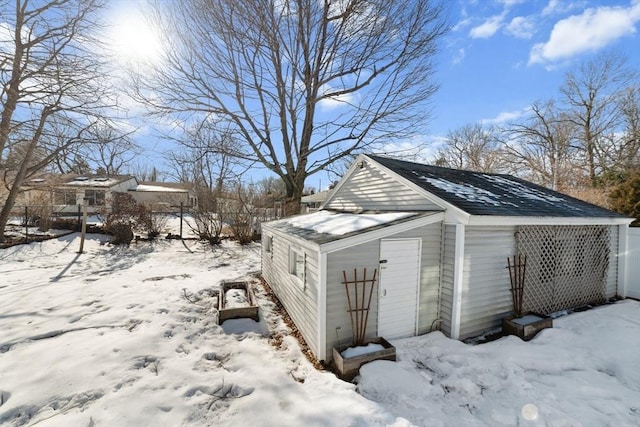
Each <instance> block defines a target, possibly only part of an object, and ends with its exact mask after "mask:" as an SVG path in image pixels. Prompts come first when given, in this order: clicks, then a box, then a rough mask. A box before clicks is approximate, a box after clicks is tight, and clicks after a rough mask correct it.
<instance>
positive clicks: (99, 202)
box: [84, 190, 104, 206]
mask: <svg viewBox="0 0 640 427" xmlns="http://www.w3.org/2000/svg"><path fill="white" fill-rule="evenodd" d="M84 197H85V198H86V199H88V204H89V206H104V191H100V190H85V192H84Z"/></svg>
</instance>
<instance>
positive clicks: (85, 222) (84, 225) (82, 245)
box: [78, 198, 87, 254]
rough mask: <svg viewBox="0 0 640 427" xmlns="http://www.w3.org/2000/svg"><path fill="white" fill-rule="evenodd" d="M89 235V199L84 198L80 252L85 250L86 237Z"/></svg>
mask: <svg viewBox="0 0 640 427" xmlns="http://www.w3.org/2000/svg"><path fill="white" fill-rule="evenodd" d="M86 235H87V199H86V198H85V199H83V200H82V234H81V235H80V250H79V251H78V253H79V254H81V253H82V251H83V250H84V238H85V236H86Z"/></svg>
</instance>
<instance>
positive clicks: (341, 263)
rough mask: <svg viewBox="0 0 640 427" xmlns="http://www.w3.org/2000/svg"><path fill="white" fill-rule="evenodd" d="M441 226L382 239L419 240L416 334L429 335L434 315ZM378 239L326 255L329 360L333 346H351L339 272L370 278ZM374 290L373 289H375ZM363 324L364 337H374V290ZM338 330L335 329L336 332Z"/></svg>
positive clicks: (376, 259)
mask: <svg viewBox="0 0 640 427" xmlns="http://www.w3.org/2000/svg"><path fill="white" fill-rule="evenodd" d="M441 227H442V225H441V223H437V224H431V225H427V226H424V227H420V228H417V229H415V230H411V231H408V232H403V233H398V234H394V235H390V236H386V237H385V238H389V239H401V238H421V239H422V255H421V270H420V301H419V310H418V333H420V334H422V333H426V332H429V330H430V328H431V325H432V323H433V322H434V320H436V319H437V316H438V286H439V283H440V246H441V245H440V237H441ZM379 261H380V240H379V239H376V240H374V241H371V242H367V243H363V244H361V245H358V246H355V247H351V248H348V249H343V250H340V251H337V252H333V253H330V254H328V257H327V355H328V357H330V355H331V354H332V352H331V349H332V348H333V347H338V348H342V347H346V346H348V345H349V344H350V343H351V340H352V336H353V335H352V331H351V321H350V319H349V315H348V313H347V308H348V304H347V298H346V293H345V288H344V285H343V284H342V282H343V281H344V279H343V273H342V272H343V270H346V271H347V277H352V276H353V269H354V268H357V269H358V272H359V273H358V274H361V273H362V269H363V268H365V267H366V268H367V275H368V276H369V277H370V276H371V274H372V273H373V270H374V269H376V268H378V267H379ZM376 288H377V287H376ZM372 301H374V302H372V304H371V311H370V312H369V322H368V325H367V337H369V338H373V337H375V336H376V335H377V328H378V327H377V319H378V313H377V301H378V294H377V289H376V290H374V293H373V298H372ZM338 328H339V329H338Z"/></svg>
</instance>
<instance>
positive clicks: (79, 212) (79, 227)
mask: <svg viewBox="0 0 640 427" xmlns="http://www.w3.org/2000/svg"><path fill="white" fill-rule="evenodd" d="M81 228H82V205H81V204H80V203H78V225H77V230H78V231H80V230H81Z"/></svg>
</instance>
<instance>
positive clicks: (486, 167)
mask: <svg viewBox="0 0 640 427" xmlns="http://www.w3.org/2000/svg"><path fill="white" fill-rule="evenodd" d="M436 164H437V165H438V166H446V167H450V168H454V169H468V170H473V171H477V172H491V173H498V172H501V171H503V169H504V156H503V155H502V153H501V148H500V144H499V140H498V137H497V131H496V129H494V128H493V127H483V126H482V124H480V123H476V124H471V125H465V126H463V127H461V128H458V129H456V130H453V131H450V132H449V133H448V134H447V137H446V139H445V146H444V147H442V148H441V149H439V150H438V154H437V159H436Z"/></svg>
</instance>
